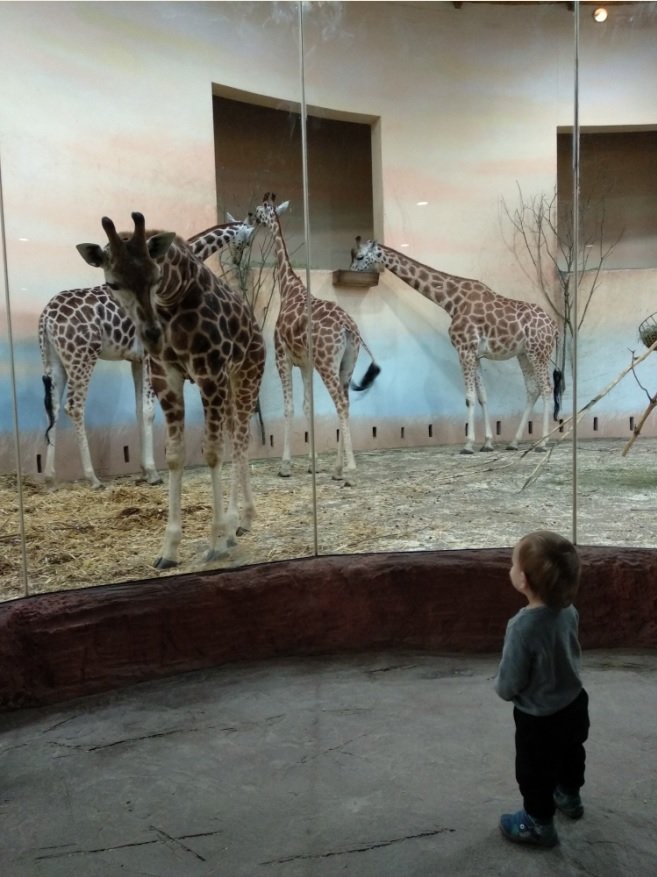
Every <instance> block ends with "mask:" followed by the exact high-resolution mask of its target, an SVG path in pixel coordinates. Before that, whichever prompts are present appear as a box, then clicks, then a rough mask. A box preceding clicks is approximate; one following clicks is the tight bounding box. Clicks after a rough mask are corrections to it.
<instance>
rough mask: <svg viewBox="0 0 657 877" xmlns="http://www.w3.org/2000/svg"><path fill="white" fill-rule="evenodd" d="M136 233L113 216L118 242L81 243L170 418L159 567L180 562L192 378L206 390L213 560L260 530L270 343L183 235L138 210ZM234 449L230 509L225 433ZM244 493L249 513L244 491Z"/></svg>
mask: <svg viewBox="0 0 657 877" xmlns="http://www.w3.org/2000/svg"><path fill="white" fill-rule="evenodd" d="M132 219H133V222H134V226H135V227H134V232H133V234H132V236H131V237H130V236H128V235H127V234H123V235H119V234H118V233H117V231H116V228H115V226H114V223H113V222H112V220H111V219H109V218H108V217H103V219H102V226H103V229H104V230H105V233H106V235H107V238H108V241H109V243H108V244H107V245H106V246H105V248H102V247H100V246H98V245H97V244H78V251H79V252H80V255H81V256H82V258H83V259H84V260H85V261H86V262H88V263H89V264H90V265H93V266H95V267H98V268H102V270H103V272H104V274H105V282H106V284H107V286H108V287H109V288H110V289H111V290H112V294H113V295H114V296H115V297H116V298H117V300H118V301H119V302H120V304H121V305H122V307H123V308H124V310H125V311H126V312H127V313H128V315H129V316H130V317H131V318H132V320H133V322H134V324H135V326H136V329H137V333H138V335H139V337H140V339H141V342H142V344H143V345H144V349H145V351H146V353H147V354H148V356H149V359H150V365H151V379H152V384H153V389H154V390H155V392H156V394H157V397H158V399H159V401H160V405H161V407H162V411H163V412H164V417H165V420H166V427H167V442H166V460H167V466H168V469H169V516H168V521H167V526H166V531H165V535H164V542H163V545H162V551H161V554H160V556H159V557H158V558H157V559H156V560H155V566H156V567H157V568H158V569H167V568H169V567H171V566H175V565H176V564H177V562H178V546H179V543H180V538H181V533H182V524H181V508H180V506H181V490H182V476H183V468H184V465H185V444H184V431H185V401H184V395H183V384H184V382H185V380H186V379H188V380H191V381H193V382H194V383H195V384H196V386H197V387H198V390H199V393H200V394H201V401H202V403H203V413H204V420H205V429H204V440H203V454H204V457H205V461H206V463H207V465H208V467H209V469H210V475H211V482H212V499H213V518H212V524H211V527H210V538H209V550H208V552H207V554H206V558H205V559H206V560H207V561H211V560H216V559H217V558H219V557H221V556H222V555H223V554H224V553H225V552H226V551H227V550H228V548H229V546H231V545H234V544H235V536H236V535H242V534H243V533H245V532H246V531H248V530H249V529H250V527H251V523H252V520H253V518H254V515H255V507H254V504H253V497H252V494H251V486H250V481H249V465H248V462H249V461H248V445H249V421H250V417H251V414H252V413H253V411H254V410H255V407H256V403H257V401H258V393H259V390H260V384H261V381H262V375H263V372H264V367H265V346H264V342H263V339H262V334H261V332H260V329H259V327H258V325H257V323H256V321H255V320H254V318H253V316H252V314H251V312H250V310H249V308H248V305H247V304H246V303H245V302H244V300H243V299H242V297H241V296H240V295H239V294H238V293H236V292H234V291H233V290H232V289H231V288H230V287H229V286H228V285H227V284H226V283H224V282H222V281H221V280H220V279H219V278H218V277H216V276H215V275H214V274H213V273H212V271H210V269H209V268H208V267H207V266H206V265H204V264H203V262H201V261H200V260H199V259H198V258H197V257H196V256H194V254H193V253H192V251H191V249H190V248H189V246H188V244H187V243H186V242H185V241H184V240H182V238H179V237H178V236H177V235H175V234H174V233H173V232H162V231H148V232H147V231H146V223H145V221H144V217H143V215H142V214H141V213H133V214H132ZM225 436H228V437H229V438H230V441H231V446H232V483H231V490H230V500H229V503H228V510H227V512H226V511H225V509H224V498H223V489H222V483H221V464H222V458H223V450H224V437H225ZM240 489H241V490H242V493H243V500H244V504H243V508H242V518H241V520H240V519H239V518H240V515H239V491H240Z"/></svg>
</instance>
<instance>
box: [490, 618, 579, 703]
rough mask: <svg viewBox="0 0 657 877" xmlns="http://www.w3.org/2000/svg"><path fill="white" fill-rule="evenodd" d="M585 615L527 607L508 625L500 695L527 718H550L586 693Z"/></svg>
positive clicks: (498, 687) (497, 681)
mask: <svg viewBox="0 0 657 877" xmlns="http://www.w3.org/2000/svg"><path fill="white" fill-rule="evenodd" d="M578 623H579V616H578V614H577V610H576V609H575V607H574V606H568V607H566V608H565V609H550V608H549V607H548V606H538V607H535V608H531V607H529V606H526V607H525V608H524V609H521V610H520V612H518V613H516V614H515V615H514V616H513V618H511V619H510V621H509V623H508V624H507V626H506V634H505V636H504V648H503V650H502V660H501V661H500V666H499V669H498V671H497V675H496V677H495V691H496V692H497V693H498V694H499V696H500V697H501V698H502V699H503V700H511V701H513V703H514V704H515V706H517V707H518V709H519V710H522V711H523V712H525V713H530V714H531V715H534V716H547V715H551V714H552V713H556V712H558V710H561V709H563V708H564V707H567V706H568V704H570V703H572V702H573V701H574V700H575V698H576V697H577V695H578V694H579V693H580V691H581V690H582V682H581V679H580V675H579V672H580V658H581V649H580V645H579V641H578V639H577V626H578Z"/></svg>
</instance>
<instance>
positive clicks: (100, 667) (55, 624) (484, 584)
mask: <svg viewBox="0 0 657 877" xmlns="http://www.w3.org/2000/svg"><path fill="white" fill-rule="evenodd" d="M580 551H581V556H582V561H583V579H582V587H581V590H580V594H579V597H578V600H577V606H578V609H579V612H580V616H581V625H580V634H581V641H582V646H583V647H584V649H587V648H608V649H610V648H634V649H639V648H640V649H652V648H657V590H656V589H655V588H654V587H652V586H651V585H652V583H653V582H654V581H655V579H656V577H657V551H655V550H653V549H641V548H615V547H608V548H606V547H604V548H603V547H583V548H581V549H580ZM508 569H509V549H483V550H465V551H450V552H418V553H412V554H408V553H395V554H371V555H356V556H349V557H346V556H342V555H340V556H328V557H314V558H307V559H302V560H291V561H282V562H279V563H268V564H262V565H256V566H250V567H248V568H247V567H245V568H241V569H235V570H231V571H223V572H216V571H215V572H208V573H199V574H190V575H181V576H172V577H167V578H161V579H153V580H148V581H142V582H132V583H130V584H123V585H112V586H111V587H110V586H108V587H101V588H98V587H96V588H93V589H85V590H79V591H73V592H58V593H54V594H49V595H43V596H36V597H27V598H24V599H20V600H16V601H13V602H11V603H7V604H5V605H3V606H1V607H0V707H2V708H5V709H6V708H17V707H25V706H34V705H39V704H45V703H53V702H58V701H64V700H67V699H70V698H73V697H79V696H81V695H87V694H92V693H94V692H100V691H106V690H109V689H112V688H117V687H120V686H122V685H127V684H129V683H135V682H141V681H146V680H149V679H155V678H158V677H162V676H169V675H173V674H176V673H182V672H186V671H191V670H196V669H200V668H205V667H210V666H216V665H220V664H226V663H230V662H237V661H242V662H243V661H249V660H262V659H266V658H270V657H271V658H273V657H292V656H297V657H298V656H304V655H307V656H310V655H318V654H334V653H346V652H364V651H368V650H375V649H383V648H402V649H403V648H408V649H426V650H429V651H432V652H436V653H441V652H465V653H476V652H480V653H481V652H497V651H499V650H500V648H501V645H502V640H503V636H504V630H505V626H506V622H507V620H508V618H509V617H510V616H511V615H512V614H513V613H514V612H516V611H517V610H518V609H519V608H520V607H521V605H522V603H521V601H520V598H519V597H518V595H517V594H516V593H515V592H514V591H513V589H512V588H511V586H510V584H509V580H508Z"/></svg>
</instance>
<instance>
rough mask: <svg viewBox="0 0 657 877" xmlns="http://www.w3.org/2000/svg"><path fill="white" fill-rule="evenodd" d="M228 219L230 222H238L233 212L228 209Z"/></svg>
mask: <svg viewBox="0 0 657 877" xmlns="http://www.w3.org/2000/svg"><path fill="white" fill-rule="evenodd" d="M226 219H227V220H228V222H237V220H236V219H235V217H234V216H233V214H232V213H229V212H228V211H226Z"/></svg>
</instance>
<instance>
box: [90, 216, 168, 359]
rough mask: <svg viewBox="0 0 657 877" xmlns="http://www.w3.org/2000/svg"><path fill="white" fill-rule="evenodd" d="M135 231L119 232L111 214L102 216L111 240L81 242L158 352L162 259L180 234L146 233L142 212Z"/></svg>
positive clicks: (150, 348)
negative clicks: (157, 306)
mask: <svg viewBox="0 0 657 877" xmlns="http://www.w3.org/2000/svg"><path fill="white" fill-rule="evenodd" d="M132 219H133V222H134V224H135V230H134V232H133V233H132V235H129V234H127V233H122V234H119V233H118V232H117V230H116V228H115V226H114V223H113V222H112V220H111V219H109V218H108V217H107V216H104V217H103V219H102V220H101V222H102V226H103V228H104V229H105V234H106V235H107V238H108V241H109V243H108V244H107V245H106V246H105V247H104V248H102V247H100V246H99V245H98V244H78V245H77V249H78V252H79V253H80V255H81V256H82V258H83V259H84V260H85V262H88V263H89V264H90V265H93V266H94V267H95V268H102V269H103V272H104V274H105V283H106V284H107V286H108V287H109V289H110V290H111V293H112V295H113V296H114V298H115V299H116V300H117V301H118V303H119V304H120V305H121V307H122V308H123V309H124V310H125V311H126V313H127V314H128V315H129V316H130V317H131V318H132V320H133V322H134V323H135V325H136V326H137V331H138V332H139V335H140V337H141V340H142V342H143V344H144V347H145V349H146V350H147V351H148V352H149V353H153V354H157V353H159V352H160V350H161V347H162V326H161V324H160V321H159V319H158V317H157V311H156V309H155V296H156V293H157V290H158V287H159V285H160V281H161V279H162V263H163V262H164V259H165V257H166V255H167V252H168V250H169V247H170V246H171V244H172V243H173V240H174V238H175V237H176V235H175V234H174V233H173V232H153V233H150V234H149V236H148V238H147V237H146V223H145V221H144V217H143V215H142V214H141V213H133V214H132Z"/></svg>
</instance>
